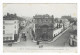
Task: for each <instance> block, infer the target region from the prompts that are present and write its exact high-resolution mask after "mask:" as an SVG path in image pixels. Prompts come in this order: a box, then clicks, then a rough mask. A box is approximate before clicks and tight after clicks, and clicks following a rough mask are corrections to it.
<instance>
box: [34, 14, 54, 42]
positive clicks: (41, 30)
mask: <svg viewBox="0 0 80 55" xmlns="http://www.w3.org/2000/svg"><path fill="white" fill-rule="evenodd" d="M34 19H35V38H34V39H35V40H36V41H51V40H53V29H54V16H53V15H52V16H50V15H48V14H45V15H35V16H34Z"/></svg>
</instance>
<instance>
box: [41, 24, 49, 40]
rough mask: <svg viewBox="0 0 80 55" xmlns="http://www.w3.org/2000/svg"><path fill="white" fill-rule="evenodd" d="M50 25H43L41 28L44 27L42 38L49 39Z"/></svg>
mask: <svg viewBox="0 0 80 55" xmlns="http://www.w3.org/2000/svg"><path fill="white" fill-rule="evenodd" d="M48 27H49V26H48V25H43V26H41V29H42V32H41V33H42V35H41V39H42V41H48V40H49V39H48V38H49V36H48Z"/></svg>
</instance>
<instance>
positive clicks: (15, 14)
mask: <svg viewBox="0 0 80 55" xmlns="http://www.w3.org/2000/svg"><path fill="white" fill-rule="evenodd" d="M45 50H46V51H47V52H48V51H51V52H54V51H56V52H57V51H63V52H64V51H65V52H76V51H77V3H3V52H21V51H22V52H28V51H29V52H31V51H32V52H34V51H45Z"/></svg>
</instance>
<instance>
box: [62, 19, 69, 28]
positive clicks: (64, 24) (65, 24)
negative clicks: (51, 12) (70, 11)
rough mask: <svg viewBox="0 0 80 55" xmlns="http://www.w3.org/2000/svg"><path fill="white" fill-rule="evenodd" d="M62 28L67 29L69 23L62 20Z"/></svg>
mask: <svg viewBox="0 0 80 55" xmlns="http://www.w3.org/2000/svg"><path fill="white" fill-rule="evenodd" d="M62 23H63V27H64V29H66V28H68V27H69V26H70V21H69V20H68V19H65V18H64V19H62Z"/></svg>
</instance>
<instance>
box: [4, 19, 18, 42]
mask: <svg viewBox="0 0 80 55" xmlns="http://www.w3.org/2000/svg"><path fill="white" fill-rule="evenodd" d="M18 33H19V21H18V20H3V42H15V41H17V40H18Z"/></svg>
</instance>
